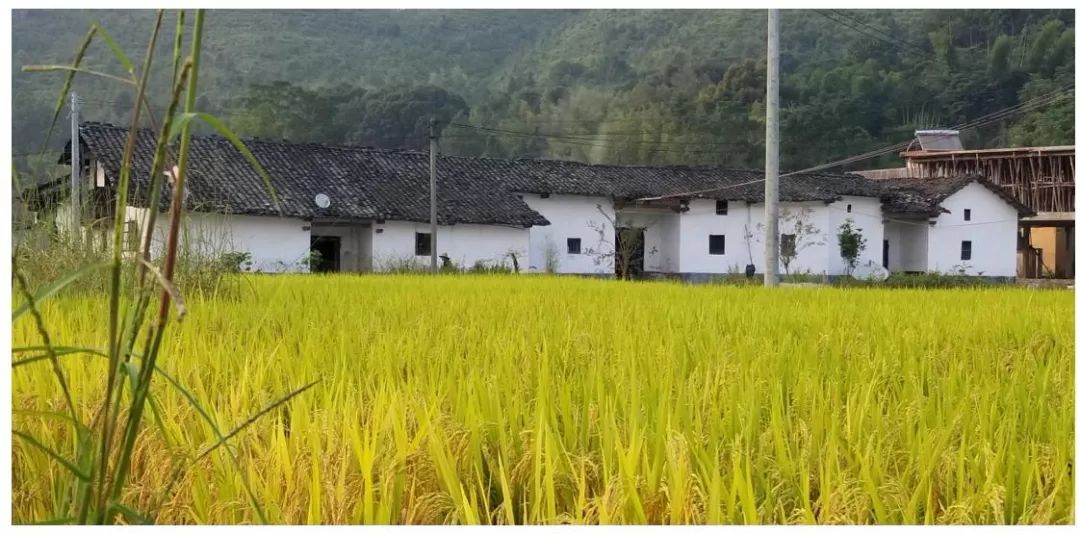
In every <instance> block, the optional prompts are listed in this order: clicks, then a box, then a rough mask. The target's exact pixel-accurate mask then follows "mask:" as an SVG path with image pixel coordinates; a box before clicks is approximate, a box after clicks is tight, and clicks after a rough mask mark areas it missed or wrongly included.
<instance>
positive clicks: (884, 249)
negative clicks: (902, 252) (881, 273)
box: [881, 239, 889, 269]
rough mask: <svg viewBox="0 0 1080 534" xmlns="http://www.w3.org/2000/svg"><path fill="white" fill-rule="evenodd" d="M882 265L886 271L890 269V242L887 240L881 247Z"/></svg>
mask: <svg viewBox="0 0 1080 534" xmlns="http://www.w3.org/2000/svg"><path fill="white" fill-rule="evenodd" d="M881 265H882V267H885V268H886V269H888V268H889V240H888V239H886V240H885V242H884V243H882V246H881Z"/></svg>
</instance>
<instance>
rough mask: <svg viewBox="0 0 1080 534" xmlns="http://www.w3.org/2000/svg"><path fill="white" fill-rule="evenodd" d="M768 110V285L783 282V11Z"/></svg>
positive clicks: (773, 37)
mask: <svg viewBox="0 0 1080 534" xmlns="http://www.w3.org/2000/svg"><path fill="white" fill-rule="evenodd" d="M766 72H767V74H766V77H767V81H766V83H767V85H766V95H765V96H766V106H767V107H766V110H765V285H766V286H775V285H777V284H778V283H779V280H778V276H777V271H778V270H779V268H780V258H779V252H780V244H779V243H778V241H779V233H780V220H779V218H780V213H779V208H778V204H779V200H780V183H779V182H780V10H778V9H770V10H769V63H768V68H767V70H766Z"/></svg>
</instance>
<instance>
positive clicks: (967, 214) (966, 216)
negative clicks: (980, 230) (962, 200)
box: [964, 209, 971, 221]
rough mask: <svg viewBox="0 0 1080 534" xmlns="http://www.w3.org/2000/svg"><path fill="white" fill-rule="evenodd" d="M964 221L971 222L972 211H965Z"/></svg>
mask: <svg viewBox="0 0 1080 534" xmlns="http://www.w3.org/2000/svg"><path fill="white" fill-rule="evenodd" d="M964 220H965V221H970V220H971V210H968V209H966V210H964Z"/></svg>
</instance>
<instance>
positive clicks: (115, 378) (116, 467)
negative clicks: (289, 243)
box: [12, 10, 314, 524]
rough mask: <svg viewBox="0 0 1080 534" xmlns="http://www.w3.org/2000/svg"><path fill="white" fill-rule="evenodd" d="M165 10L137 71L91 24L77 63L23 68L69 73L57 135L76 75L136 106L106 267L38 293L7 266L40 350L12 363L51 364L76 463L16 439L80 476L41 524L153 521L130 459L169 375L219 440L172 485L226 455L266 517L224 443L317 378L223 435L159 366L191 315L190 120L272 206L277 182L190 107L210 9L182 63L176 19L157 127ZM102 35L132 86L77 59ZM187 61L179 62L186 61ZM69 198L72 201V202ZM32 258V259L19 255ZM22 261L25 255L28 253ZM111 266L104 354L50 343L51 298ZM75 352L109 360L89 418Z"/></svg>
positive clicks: (23, 351) (181, 466)
mask: <svg viewBox="0 0 1080 534" xmlns="http://www.w3.org/2000/svg"><path fill="white" fill-rule="evenodd" d="M163 17H164V12H163V11H158V13H157V17H156V18H155V21H154V27H153V30H152V32H151V35H150V39H149V43H148V45H147V49H146V55H145V58H144V60H143V64H142V69H141V70H139V71H136V68H135V65H134V63H133V62H132V61H131V60H130V59H129V58H128V57H127V55H126V54H124V52H123V51H122V49H121V48H120V47H119V46H118V45H117V43H116V42H115V41H114V40H113V39H112V37H111V36H110V35H109V34H108V32H106V31H105V30H104V28H102V27H100V25H98V24H96V23H94V24H92V25H91V28H90V31H89V32H88V33H87V35H86V38H85V39H84V41H83V42H82V43H81V45H80V47H79V49H78V51H77V52H76V55H75V58H74V60H73V61H72V64H71V65H33V66H27V67H24V70H26V71H44V72H49V71H61V72H66V73H67V75H66V78H65V81H64V85H63V89H62V91H61V95H60V97H59V98H58V99H57V108H56V110H55V111H54V113H53V123H52V124H51V125H50V130H49V131H50V134H51V132H52V130H53V128H54V127H55V123H56V120H57V118H58V117H59V115H60V109H61V108H62V107H63V105H64V102H65V101H66V99H67V96H68V93H69V92H70V90H71V87H72V83H73V81H74V77H75V75H76V74H84V75H91V76H97V77H102V78H105V79H109V80H114V81H118V82H121V83H124V84H127V85H130V86H131V87H132V88H133V90H134V92H135V103H134V108H133V109H132V119H131V128H130V130H129V133H128V138H127V141H126V144H125V147H124V152H123V159H122V161H121V168H120V173H119V176H118V177H117V184H116V202H115V211H114V214H113V215H114V216H113V221H112V235H111V237H112V243H111V244H112V246H111V250H110V251H109V258H108V260H107V261H96V262H92V263H90V264H89V265H80V266H79V268H78V269H75V270H73V271H72V272H70V273H68V274H65V275H63V276H60V277H59V278H57V279H56V280H54V281H52V282H51V283H49V284H47V285H45V286H44V287H42V288H40V289H38V290H37V291H36V292H35V291H32V290H31V285H30V282H29V281H28V279H27V276H26V275H25V273H24V272H23V269H24V267H25V266H24V264H23V263H22V262H20V261H19V256H20V254H16V255H15V256H14V257H13V260H12V266H13V272H14V278H15V281H14V282H15V285H16V286H17V287H18V289H19V293H20V294H21V295H22V300H23V302H22V304H21V305H20V306H19V307H17V308H16V310H15V312H14V313H13V315H12V321H18V320H19V319H20V318H22V317H23V316H24V315H26V314H29V315H30V316H31V317H32V318H33V320H34V321H35V325H36V327H37V330H38V332H39V334H40V337H41V340H42V344H41V345H39V346H32V347H15V348H13V353H14V354H17V355H21V356H22V357H20V358H19V359H17V360H16V362H15V363H14V364H13V368H14V369H17V368H19V367H22V366H25V365H29V364H32V363H34V362H39V361H48V362H50V364H51V365H52V369H53V374H54V376H55V380H56V384H57V386H58V387H59V389H60V390H61V393H62V395H63V399H64V406H65V412H64V413H62V414H59V415H60V416H62V418H63V419H65V420H67V421H69V423H70V425H71V428H72V429H73V431H74V436H75V439H74V449H75V450H74V451H73V452H74V459H69V458H68V456H67V455H66V454H65V452H63V451H60V450H56V448H55V447H50V446H49V445H47V444H46V443H49V441H48V440H39V439H37V438H35V437H34V436H33V435H32V434H30V433H28V432H23V431H16V432H15V433H14V435H15V437H17V438H19V439H21V440H22V441H24V442H25V443H27V444H28V445H29V446H31V447H33V448H36V449H38V450H40V451H41V452H42V453H44V454H45V455H46V456H47V457H49V458H50V459H51V460H53V461H55V462H57V463H59V464H60V465H62V466H63V467H64V468H65V470H66V471H67V472H68V473H69V474H70V475H71V477H72V478H73V483H72V484H71V485H70V487H71V488H72V491H71V493H70V495H68V496H67V497H66V499H65V500H63V502H62V503H61V505H60V506H59V507H58V508H59V509H61V514H60V515H59V516H58V517H51V518H46V519H45V521H44V522H46V523H52V524H57V523H79V524H86V523H95V524H114V523H117V522H124V523H149V522H152V521H153V517H154V510H144V511H142V512H140V511H137V510H134V509H133V508H132V507H130V506H128V505H126V504H125V502H124V498H125V490H127V489H129V488H130V485H131V482H132V481H131V480H130V479H129V475H130V470H131V465H132V460H133V455H134V454H135V451H137V450H139V442H140V440H141V439H145V438H144V437H143V436H145V434H146V433H145V432H144V430H145V427H146V418H145V417H144V414H145V412H146V410H147V407H148V406H149V409H150V411H151V412H156V410H157V408H156V404H155V403H154V401H153V396H152V389H151V385H152V384H153V383H154V377H155V376H163V377H165V378H166V383H167V384H168V385H169V386H171V387H173V388H175V389H177V390H178V391H180V392H181V393H182V394H183V396H184V398H185V399H187V400H188V402H189V403H190V404H191V405H192V406H193V407H194V408H195V411H196V413H197V414H198V415H199V416H200V418H201V419H202V420H203V421H204V422H205V423H206V424H207V425H208V426H209V427H210V428H211V429H212V431H213V435H214V436H215V438H216V441H215V442H214V443H212V444H210V445H208V446H207V447H205V448H204V449H203V450H202V451H201V453H198V454H196V453H195V452H194V451H192V452H190V453H188V454H187V455H186V456H187V461H186V462H179V463H178V464H177V467H176V468H175V469H174V473H173V477H172V478H173V480H174V481H175V480H177V479H179V478H180V477H181V476H182V474H183V471H184V470H185V469H190V468H191V467H192V466H193V465H194V464H195V463H196V462H198V461H200V460H202V459H203V458H205V457H206V456H207V455H208V454H210V453H211V452H213V451H217V450H223V451H225V452H226V454H227V455H228V458H229V459H230V460H231V461H232V462H233V463H234V464H237V465H236V468H237V472H239V473H241V478H242V479H244V480H243V485H244V487H245V488H246V489H247V495H248V497H249V501H250V506H251V507H252V508H253V509H254V511H255V513H256V514H257V516H258V517H259V518H260V519H261V520H262V521H263V522H265V521H266V515H265V513H264V512H263V510H262V508H261V506H260V505H259V503H258V501H257V500H256V499H255V494H254V492H253V491H252V490H251V487H250V484H248V482H247V480H246V477H245V475H244V474H243V473H246V472H249V470H248V469H245V468H243V467H242V466H240V465H238V460H237V458H236V456H235V454H233V453H232V451H231V450H230V448H229V443H228V440H229V439H231V438H233V437H235V436H236V435H238V434H239V433H240V432H242V431H243V430H244V429H246V428H248V427H249V426H251V425H252V424H253V423H254V421H255V420H257V419H258V418H260V417H262V416H263V415H265V414H266V413H269V412H270V411H271V410H273V409H276V408H278V407H280V406H282V405H284V404H285V403H286V402H288V401H289V400H290V399H292V398H293V397H294V396H296V395H297V394H299V393H300V392H302V391H304V390H306V389H308V388H310V387H311V386H312V385H314V382H312V383H308V384H306V385H304V386H302V387H301V388H298V389H295V390H293V391H292V392H290V393H288V394H287V395H285V396H283V397H281V398H279V399H278V400H276V401H275V402H273V403H271V405H270V407H269V408H267V409H264V410H261V411H259V412H257V413H256V414H255V415H253V416H251V417H248V418H247V419H245V420H243V422H242V423H240V424H239V425H238V426H237V427H236V428H234V429H232V430H231V431H228V432H225V431H222V429H221V428H220V427H219V426H218V424H217V422H216V421H215V420H214V418H213V417H212V416H211V415H210V412H209V411H208V410H206V409H205V408H204V407H202V405H201V404H200V403H199V402H198V401H197V400H196V399H195V397H194V396H193V395H192V394H191V393H190V392H189V391H188V390H187V389H186V388H185V387H184V386H183V385H181V383H180V382H178V381H177V380H175V379H174V378H172V377H169V376H168V375H166V374H164V372H163V371H162V370H161V369H160V367H159V366H158V362H159V358H160V356H161V352H162V345H163V340H164V337H165V333H166V330H167V326H168V324H169V321H170V310H171V309H172V308H173V307H175V308H176V310H177V313H176V319H177V320H180V319H182V318H183V316H184V314H185V311H186V307H185V304H184V299H183V296H182V295H181V293H180V291H179V290H178V289H177V287H176V284H175V283H174V276H175V275H176V273H177V265H178V263H177V258H178V257H180V256H181V254H182V252H183V251H182V250H181V247H180V245H179V242H180V227H181V221H182V214H183V198H184V185H185V179H186V176H187V172H188V168H189V166H190V152H191V126H192V125H191V123H192V121H193V120H195V119H198V120H201V121H203V122H206V123H208V124H210V125H211V126H213V127H215V128H216V129H217V130H218V131H219V133H221V134H222V135H223V136H225V137H226V138H228V139H229V140H230V141H232V143H233V145H234V146H235V148H236V149H237V150H239V151H240V152H241V153H242V154H243V155H244V156H245V158H247V159H248V161H249V162H250V163H251V164H252V165H253V166H254V167H255V169H256V170H257V171H258V172H259V174H260V176H262V178H263V180H264V182H265V183H266V185H267V189H268V193H269V195H270V196H271V197H272V198H273V199H274V201H275V204H276V202H277V199H276V196H275V195H274V192H273V189H272V187H271V182H270V178H269V176H268V175H267V173H266V171H265V170H264V169H263V168H262V166H261V165H259V163H258V162H257V161H256V160H255V158H254V157H253V156H252V155H251V153H250V151H249V150H248V149H247V147H246V146H244V145H243V143H242V142H241V141H240V140H239V138H237V137H236V136H235V134H233V133H232V132H231V131H229V130H228V128H226V127H225V126H224V125H223V124H221V123H220V121H218V120H217V119H215V118H213V117H211V116H209V115H206V114H203V113H199V112H197V111H196V110H195V102H196V97H197V94H198V93H197V90H198V83H197V82H198V72H199V63H200V52H201V44H202V36H203V27H204V18H205V17H204V12H203V11H202V10H198V11H196V13H195V17H194V25H193V28H192V36H191V39H190V50H189V51H188V53H187V55H186V57H185V56H184V55H183V53H182V52H183V43H184V13H183V12H182V11H181V12H179V13H178V15H177V24H176V35H175V37H174V48H173V65H172V73H173V77H172V87H171V90H170V91H169V92H168V95H169V96H170V100H169V104H168V111H167V113H166V115H165V116H164V118H163V120H162V121H161V125H160V127H158V126H157V125H156V122H157V121H155V120H154V118H153V116H152V114H151V113H150V106H149V105H148V97H147V95H148V93H149V91H150V88H149V87H148V82H149V78H150V73H151V70H152V67H153V57H154V51H155V49H156V47H157V45H158V35H159V33H160V30H161V25H162V20H163ZM95 36H100V38H101V39H103V40H104V41H105V43H106V44H107V45H108V47H109V48H110V50H111V51H112V52H113V55H114V57H115V58H116V59H117V61H118V62H119V63H120V64H121V66H122V67H123V69H124V71H125V72H126V73H127V76H128V77H127V78H124V77H120V76H115V75H112V74H108V73H104V72H100V71H96V70H91V69H87V68H85V67H83V66H82V64H81V63H82V60H83V58H84V56H85V55H86V52H87V50H88V48H89V47H90V46H91V44H92V43H93V40H94V37H95ZM182 57H183V59H181V58H182ZM181 97H183V98H184V110H183V113H178V111H177V110H178V107H179V105H180V99H181ZM144 110H145V111H146V115H147V116H146V117H145V118H146V119H147V120H148V121H149V122H150V123H151V125H152V128H153V129H154V130H156V138H155V141H156V147H155V150H154V158H153V162H152V164H151V168H150V172H149V179H150V187H149V194H150V196H149V197H148V203H149V206H151V208H152V209H149V210H147V211H148V212H149V216H148V217H147V220H146V223H145V226H144V228H143V229H142V230H143V232H145V233H144V238H143V240H142V242H141V244H140V247H139V250H137V251H135V253H134V254H125V253H124V247H123V243H124V241H123V240H124V237H125V236H124V226H125V222H126V217H127V212H126V209H125V208H126V207H127V206H128V201H129V190H130V188H131V182H132V172H134V169H133V163H132V162H133V158H134V153H135V149H136V145H137V143H138V136H139V132H140V122H141V121H142V119H143V118H144V117H143V111H144ZM177 136H179V138H180V143H179V149H178V150H177V151H176V155H175V157H176V165H174V166H173V167H172V169H173V172H172V173H171V177H172V184H171V188H172V191H171V193H172V194H171V203H170V206H169V218H168V220H167V221H166V224H167V226H166V227H165V231H166V234H167V236H168V239H167V242H166V246H165V251H164V255H163V258H162V262H163V268H162V269H160V270H159V269H158V268H157V267H156V266H155V265H154V264H153V263H152V262H151V250H150V247H151V241H152V236H153V235H154V230H155V226H156V225H157V224H158V221H157V217H156V211H157V210H156V209H153V208H154V206H155V204H156V203H157V202H158V201H159V199H160V198H161V192H162V190H163V188H164V183H163V182H164V179H163V176H164V173H163V170H164V169H165V167H166V166H167V163H166V162H167V160H168V159H169V151H170V150H169V147H170V143H171V142H172V141H173V140H174V139H175V138H176V137H177ZM80 165H81V162H77V161H73V162H72V168H73V169H76V168H78V167H79V166H80ZM73 200H74V199H73ZM24 252H25V251H24ZM24 255H25V254H24ZM101 270H105V271H106V272H107V278H106V284H105V286H104V290H105V293H106V295H107V302H108V336H107V347H105V349H97V348H92V347H67V346H62V347H57V346H56V345H55V343H54V341H53V337H54V336H52V335H51V334H50V332H49V329H48V325H47V324H46V323H45V320H44V319H43V316H42V315H41V313H39V311H38V310H39V306H40V304H41V303H42V302H43V301H45V300H47V299H49V298H50V297H52V296H54V295H56V294H58V293H61V292H62V291H63V290H64V289H66V288H69V287H70V286H72V284H75V283H77V282H78V281H79V280H80V279H84V278H86V277H88V276H92V275H93V274H94V273H96V272H99V271H101ZM155 298H156V301H157V311H156V314H154V315H152V316H150V315H149V314H150V310H151V309H152V303H153V301H154V300H155ZM140 341H141V342H142V349H141V350H138V351H137V350H136V345H137V344H138V343H139V342H140ZM70 354H88V355H93V356H98V357H103V358H106V359H107V360H108V371H107V374H106V376H105V377H104V382H105V391H104V399H102V400H101V401H100V403H98V404H97V406H96V407H95V408H94V409H93V415H92V417H90V418H89V422H87V419H88V418H87V414H86V413H85V411H84V410H82V409H81V406H82V405H80V403H79V401H80V400H81V399H80V398H79V397H78V395H77V392H74V391H72V388H71V387H70V381H69V380H68V378H67V376H66V373H65V371H64V368H63V365H62V363H61V361H60V360H61V356H66V355H70ZM126 387H130V390H129V391H130V392H129V393H128V394H126V395H125V388H126ZM154 415H155V418H154V420H155V421H158V423H159V430H161V432H162V433H163V434H166V436H165V437H166V439H167V434H168V433H167V432H166V431H165V429H164V428H161V427H160V418H159V417H158V416H157V414H156V413H155V414H154ZM172 486H173V484H172V483H170V484H169V485H168V487H167V488H165V492H166V493H167V492H168V491H171V488H172ZM164 498H167V495H162V496H160V497H159V498H158V499H157V501H156V502H158V503H160V502H162V501H163V500H164Z"/></svg>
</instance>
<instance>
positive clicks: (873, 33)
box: [814, 9, 932, 58]
mask: <svg viewBox="0 0 1080 534" xmlns="http://www.w3.org/2000/svg"><path fill="white" fill-rule="evenodd" d="M829 11H831V13H827V12H825V11H824V10H821V9H816V10H814V12H815V13H817V14H818V15H821V16H822V17H825V18H827V19H829V20H831V21H833V22H836V23H837V24H840V25H842V26H844V27H846V28H848V29H851V30H854V31H856V32H858V33H860V34H862V35H864V36H867V37H869V38H871V39H874V40H876V41H878V42H881V43H883V44H887V45H889V46H891V47H892V48H894V49H895V50H897V51H898V52H904V51H914V52H915V53H916V54H918V55H920V56H921V55H925V54H926V51H925V50H923V49H921V48H919V47H916V46H915V45H912V44H911V43H908V42H907V41H903V42H901V41H898V40H897V39H896V38H895V37H893V36H890V35H888V34H887V33H885V32H884V31H883V30H880V29H878V28H875V27H872V26H870V25H869V24H866V23H865V22H863V21H860V20H859V19H857V18H855V17H854V16H850V15H847V14H845V13H844V12H842V11H840V10H837V9H832V10H829ZM834 17H835V18H834ZM931 58H932V56H931Z"/></svg>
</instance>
